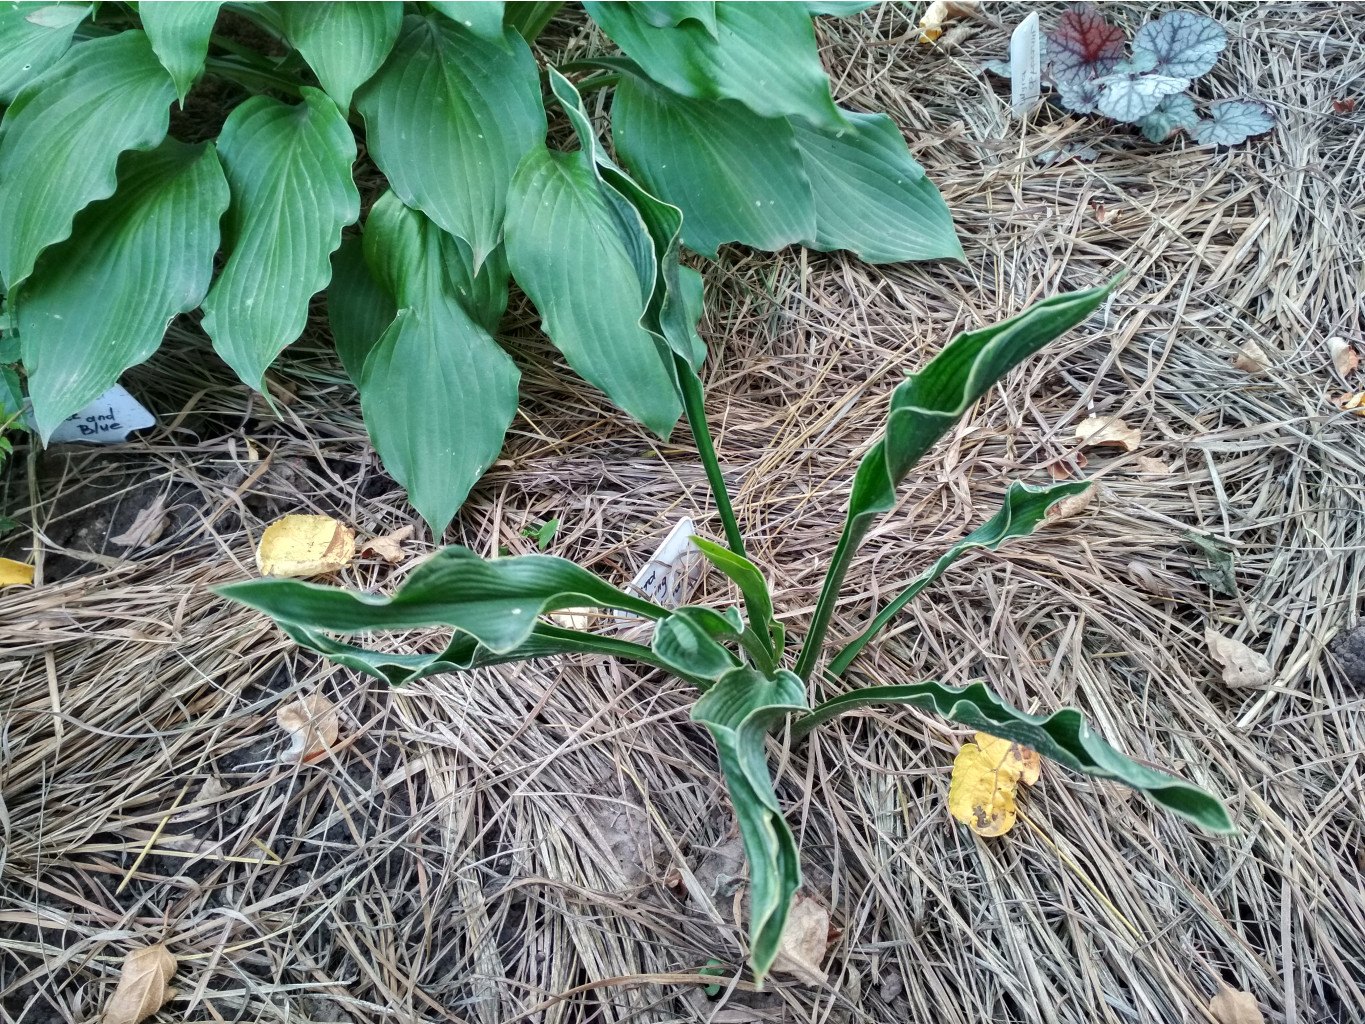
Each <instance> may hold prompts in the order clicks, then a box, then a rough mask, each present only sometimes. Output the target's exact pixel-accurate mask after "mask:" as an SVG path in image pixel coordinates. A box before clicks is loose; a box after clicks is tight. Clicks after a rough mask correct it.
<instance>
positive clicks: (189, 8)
mask: <svg viewBox="0 0 1365 1024" xmlns="http://www.w3.org/2000/svg"><path fill="white" fill-rule="evenodd" d="M221 6H222V4H221V3H218V2H217V0H213V2H209V3H203V2H200V0H142V3H140V4H138V5H137V13H138V15H139V16H140V17H141V18H142V28H143V30H144V31H146V33H147V38H148V39H150V40H151V41H152V49H153V50H155V51H156V55H157V57H158V58H160V60H161V66H162V67H164V68H165V69H166V70H167V71H169V72H170V73H171V78H172V79H174V81H175V93H176V98H177V99H179V100H180V102H181V104H182V105H183V103H184V102H185V94H186V93H187V92H189V91H190V86H192V85H193V84H194V80H195V79H196V78H198V77H199V73H200V72H201V71H203V70H204V58H205V57H206V56H208V52H209V36H211V35H213V23H214V22H216V21H217V20H218V8H219V7H221ZM309 6H311V5H309Z"/></svg>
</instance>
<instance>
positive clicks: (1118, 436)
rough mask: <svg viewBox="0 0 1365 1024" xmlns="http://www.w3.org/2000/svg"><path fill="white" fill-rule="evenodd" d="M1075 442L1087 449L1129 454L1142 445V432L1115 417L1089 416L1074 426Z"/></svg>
mask: <svg viewBox="0 0 1365 1024" xmlns="http://www.w3.org/2000/svg"><path fill="white" fill-rule="evenodd" d="M1075 436H1076V440H1078V441H1080V442H1081V444H1082V445H1084V446H1085V447H1087V448H1122V449H1123V450H1124V451H1126V452H1131V451H1132V450H1133V449H1134V448H1136V447H1137V446H1138V445H1140V444H1142V431H1140V430H1138V429H1137V428H1136V427H1130V426H1128V424H1126V423H1124V422H1123V420H1121V419H1119V418H1118V417H1117V416H1090V417H1087V418H1086V419H1084V420H1082V421H1081V422H1080V423H1078V424H1076V435H1075Z"/></svg>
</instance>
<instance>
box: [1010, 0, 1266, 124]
mask: <svg viewBox="0 0 1365 1024" xmlns="http://www.w3.org/2000/svg"><path fill="white" fill-rule="evenodd" d="M1046 40H1047V43H1046V50H1047V54H1046V60H1047V71H1048V74H1049V76H1050V78H1051V82H1052V85H1053V87H1054V88H1055V89H1056V90H1057V94H1058V98H1059V99H1060V101H1061V103H1062V106H1064V107H1066V109H1067V110H1070V111H1074V112H1075V113H1077V114H1092V113H1096V112H1098V113H1100V114H1103V115H1104V116H1105V117H1110V118H1113V119H1114V120H1115V121H1122V122H1124V123H1125V124H1133V125H1137V127H1138V128H1139V129H1140V130H1141V131H1142V134H1143V135H1144V136H1146V137H1147V138H1148V139H1150V140H1151V141H1152V142H1163V141H1165V140H1166V139H1168V138H1170V137H1171V136H1172V135H1175V134H1176V133H1177V132H1180V131H1182V130H1183V131H1187V132H1189V133H1190V135H1191V137H1192V138H1193V139H1194V140H1195V141H1196V142H1199V143H1210V144H1215V145H1220V146H1233V145H1236V144H1237V143H1239V142H1244V141H1246V140H1247V139H1248V138H1250V137H1251V136H1253V135H1260V134H1261V133H1262V132H1268V131H1270V129H1271V128H1273V127H1274V125H1275V119H1274V117H1273V116H1272V115H1271V113H1270V109H1269V108H1268V107H1267V106H1266V105H1265V104H1264V103H1260V102H1258V101H1256V100H1248V99H1232V100H1223V101H1222V102H1220V103H1215V104H1213V105H1212V106H1210V107H1209V109H1208V117H1200V116H1199V114H1198V113H1197V112H1196V111H1195V101H1194V98H1193V97H1192V96H1190V94H1189V93H1188V91H1187V90H1188V89H1189V87H1190V84H1191V82H1192V81H1193V80H1194V79H1196V78H1198V77H1199V76H1201V75H1205V74H1208V72H1210V71H1211V70H1213V66H1214V65H1215V64H1216V63H1218V56H1219V54H1221V53H1222V52H1223V50H1224V48H1225V47H1226V46H1227V44H1228V35H1227V32H1226V31H1225V30H1224V28H1223V26H1222V25H1220V24H1218V22H1216V21H1215V20H1214V19H1212V18H1210V17H1207V16H1206V15H1203V14H1195V13H1193V12H1192V11H1169V12H1167V13H1166V14H1163V15H1162V16H1161V17H1160V18H1157V19H1156V20H1155V21H1149V22H1148V23H1147V24H1145V25H1143V26H1142V28H1140V29H1138V32H1137V35H1136V36H1134V37H1133V43H1132V52H1131V53H1125V49H1124V48H1125V44H1126V42H1127V38H1126V37H1125V35H1124V33H1123V29H1121V28H1119V26H1117V25H1114V24H1111V23H1110V22H1109V21H1107V20H1105V17H1104V15H1103V14H1101V13H1100V12H1099V11H1098V10H1096V9H1095V8H1092V7H1085V6H1078V7H1073V8H1071V9H1070V10H1069V11H1066V12H1065V13H1064V14H1062V16H1061V17H1060V18H1058V19H1057V24H1056V26H1055V27H1054V28H1053V30H1052V31H1051V32H1048V33H1047V36H1046ZM986 68H987V70H989V71H992V72H994V73H996V74H1001V75H1008V74H1009V70H1010V69H1009V65H1008V64H1007V63H1003V62H997V61H991V62H990V63H988V64H987V65H986Z"/></svg>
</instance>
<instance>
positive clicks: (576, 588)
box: [217, 545, 668, 654]
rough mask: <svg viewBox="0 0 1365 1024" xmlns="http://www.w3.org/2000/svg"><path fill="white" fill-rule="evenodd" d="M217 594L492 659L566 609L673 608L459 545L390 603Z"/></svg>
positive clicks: (581, 573)
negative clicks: (449, 637) (426, 634)
mask: <svg viewBox="0 0 1365 1024" xmlns="http://www.w3.org/2000/svg"><path fill="white" fill-rule="evenodd" d="M217 592H218V593H219V594H222V595H223V596H224V597H228V598H231V599H232V600H234V601H239V602H241V603H242V604H245V605H248V606H249V607H251V608H255V609H256V610H257V611H261V612H265V614H267V615H269V616H270V617H271V618H273V619H275V620H276V621H277V622H282V623H283V622H288V623H293V624H296V625H299V626H303V627H304V628H306V629H310V630H315V631H321V632H327V633H362V632H365V631H367V630H373V629H419V628H421V627H423V626H451V627H453V628H455V629H458V630H459V631H460V632H462V633H468V634H469V635H470V636H472V637H473V638H474V639H475V640H477V641H478V642H479V643H481V644H483V646H485V647H487V648H488V649H489V650H490V651H491V652H493V653H494V654H506V653H508V652H509V651H513V650H515V649H516V648H517V647H519V646H520V645H521V644H523V643H525V642H526V638H527V637H529V636H530V635H531V632H532V630H533V629H534V627H535V625H536V618H537V617H538V616H541V615H544V614H545V613H547V612H553V611H559V610H560V609H564V608H586V607H595V608H620V609H623V610H625V611H629V612H635V613H636V614H638V615H643V616H644V617H645V618H648V619H660V618H663V617H664V616H665V615H667V614H668V611H667V609H664V608H660V607H659V606H658V605H656V604H652V603H650V602H649V601H645V600H642V599H641V598H638V597H635V596H634V595H631V594H627V593H625V592H623V591H620V590H617V589H616V588H615V587H613V586H611V585H609V584H608V583H606V582H605V581H603V580H602V579H600V578H598V577H597V576H594V575H593V574H592V573H590V572H588V571H587V570H586V569H580V568H579V567H578V566H576V565H574V564H573V563H572V562H569V561H566V560H564V559H563V558H556V557H554V556H553V555H518V556H516V557H514V558H495V559H491V560H488V561H485V560H484V559H482V558H480V557H479V556H478V555H476V554H475V553H474V552H472V551H470V550H469V549H468V548H462V547H459V546H458V545H452V546H451V547H447V548H442V549H441V550H439V551H437V552H436V553H435V554H434V555H432V556H431V557H430V558H428V559H427V560H426V561H425V562H423V563H422V564H421V565H419V566H418V567H417V568H416V569H413V570H412V572H411V573H409V574H408V577H407V579H406V580H404V582H403V584H402V586H400V587H399V588H398V590H397V591H396V592H395V593H394V595H393V596H392V597H380V596H378V595H375V594H359V593H353V592H351V591H346V590H340V589H338V588H336V587H325V586H321V585H319V584H316V583H303V582H301V581H299V580H288V579H261V580H250V581H248V582H245V583H231V584H228V585H227V586H225V587H219V588H218V591H217Z"/></svg>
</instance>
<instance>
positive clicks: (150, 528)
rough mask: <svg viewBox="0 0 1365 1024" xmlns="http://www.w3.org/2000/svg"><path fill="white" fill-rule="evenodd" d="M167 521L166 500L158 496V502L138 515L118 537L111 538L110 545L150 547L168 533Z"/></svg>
mask: <svg viewBox="0 0 1365 1024" xmlns="http://www.w3.org/2000/svg"><path fill="white" fill-rule="evenodd" d="M166 521H167V517H166V498H165V496H164V495H160V494H158V495H157V496H156V500H154V501H153V502H152V503H151V504H150V505H148V506H147V507H146V508H144V509H143V510H142V511H141V512H139V513H138V514H137V516H136V518H134V519H133V524H132V525H131V526H129V527H128V529H126V530H124V531H123V532H122V533H120V534H119V535H118V536H117V537H110V538H109V543H111V544H117V545H118V546H119V547H123V548H143V547H150V546H151V545H153V544H155V543H156V542H157V541H159V540H160V539H161V535H162V534H163V533H165V532H166Z"/></svg>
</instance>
